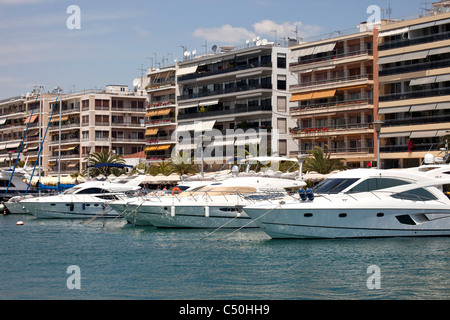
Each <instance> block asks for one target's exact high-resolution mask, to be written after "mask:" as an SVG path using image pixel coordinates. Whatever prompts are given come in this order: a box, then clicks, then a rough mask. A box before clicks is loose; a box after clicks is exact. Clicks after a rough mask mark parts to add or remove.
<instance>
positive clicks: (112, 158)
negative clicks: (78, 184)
mask: <svg viewBox="0 0 450 320" xmlns="http://www.w3.org/2000/svg"><path fill="white" fill-rule="evenodd" d="M89 163H90V165H94V164H100V163H116V164H125V160H124V159H123V157H122V155H118V154H113V153H112V151H110V152H106V151H102V152H94V153H93V154H92V155H91V157H90V159H89ZM122 173H125V169H120V168H112V167H104V168H91V169H90V171H89V175H90V176H93V177H95V176H98V175H100V174H103V175H105V176H106V177H107V176H109V175H110V174H114V175H115V176H119V175H121V174H122Z"/></svg>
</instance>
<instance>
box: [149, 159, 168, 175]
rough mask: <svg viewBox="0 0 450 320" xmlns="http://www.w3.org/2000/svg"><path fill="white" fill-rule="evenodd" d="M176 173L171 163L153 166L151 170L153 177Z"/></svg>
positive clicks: (163, 162)
mask: <svg viewBox="0 0 450 320" xmlns="http://www.w3.org/2000/svg"><path fill="white" fill-rule="evenodd" d="M173 172H174V169H173V166H172V163H171V162H170V161H161V162H159V163H158V165H153V166H151V167H150V168H149V173H150V174H151V175H153V176H156V175H157V174H162V175H165V176H168V175H170V174H172V173H173Z"/></svg>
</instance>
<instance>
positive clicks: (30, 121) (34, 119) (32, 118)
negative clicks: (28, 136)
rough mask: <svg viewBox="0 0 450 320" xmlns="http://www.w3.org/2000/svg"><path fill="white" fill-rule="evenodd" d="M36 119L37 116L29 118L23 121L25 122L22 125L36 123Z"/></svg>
mask: <svg viewBox="0 0 450 320" xmlns="http://www.w3.org/2000/svg"><path fill="white" fill-rule="evenodd" d="M37 117H38V115H34V116H29V117H27V118H26V119H25V121H24V122H23V123H24V124H28V123H33V122H34V121H36V119H37Z"/></svg>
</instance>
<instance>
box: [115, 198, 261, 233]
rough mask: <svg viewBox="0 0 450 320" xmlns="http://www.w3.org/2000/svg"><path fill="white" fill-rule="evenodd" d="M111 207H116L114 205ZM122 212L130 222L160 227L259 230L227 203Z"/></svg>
mask: <svg viewBox="0 0 450 320" xmlns="http://www.w3.org/2000/svg"><path fill="white" fill-rule="evenodd" d="M111 206H112V208H117V207H116V206H115V205H114V204H112V205H111ZM122 206H123V205H122ZM117 210H120V208H117ZM122 212H123V213H122V214H121V215H122V216H123V217H126V219H127V220H128V222H130V223H133V224H136V225H152V226H156V227H160V228H198V229H211V228H219V227H223V228H243V227H245V228H258V226H257V225H256V224H255V223H254V222H252V221H251V219H250V217H249V216H247V215H246V214H245V213H244V212H242V210H240V209H239V208H236V207H235V206H230V205H229V204H228V205H218V206H203V205H198V206H194V205H187V206H184V205H177V206H172V205H166V206H165V205H161V204H152V205H149V204H142V205H140V204H130V205H128V207H127V210H125V211H122Z"/></svg>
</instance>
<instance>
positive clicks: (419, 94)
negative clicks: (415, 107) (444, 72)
mask: <svg viewBox="0 0 450 320" xmlns="http://www.w3.org/2000/svg"><path fill="white" fill-rule="evenodd" d="M448 95H450V87H446V88H435V89H425V90H418V91H410V92H400V93H393V94H387V95H382V96H380V98H379V99H380V102H387V101H397V100H406V99H420V98H429V97H438V96H448Z"/></svg>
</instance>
